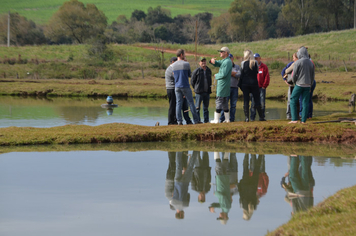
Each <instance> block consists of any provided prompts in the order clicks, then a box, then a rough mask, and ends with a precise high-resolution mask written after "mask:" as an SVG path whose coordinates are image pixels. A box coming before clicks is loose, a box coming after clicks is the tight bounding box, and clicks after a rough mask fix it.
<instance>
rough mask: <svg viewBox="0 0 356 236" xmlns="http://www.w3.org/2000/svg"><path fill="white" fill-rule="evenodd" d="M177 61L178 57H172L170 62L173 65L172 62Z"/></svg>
mask: <svg viewBox="0 0 356 236" xmlns="http://www.w3.org/2000/svg"><path fill="white" fill-rule="evenodd" d="M176 60H178V58H177V57H172V58H171V59H170V60H169V61H170V62H171V63H172V62H174V61H176Z"/></svg>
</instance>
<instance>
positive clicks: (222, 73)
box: [215, 61, 231, 80]
mask: <svg viewBox="0 0 356 236" xmlns="http://www.w3.org/2000/svg"><path fill="white" fill-rule="evenodd" d="M230 63H231V61H230ZM229 73H230V70H229V69H228V61H225V63H222V64H221V66H220V70H219V72H218V73H217V74H215V79H216V80H220V79H223V78H225V77H226V76H228V75H229Z"/></svg>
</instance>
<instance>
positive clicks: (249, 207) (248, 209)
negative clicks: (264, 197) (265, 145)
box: [239, 154, 262, 220]
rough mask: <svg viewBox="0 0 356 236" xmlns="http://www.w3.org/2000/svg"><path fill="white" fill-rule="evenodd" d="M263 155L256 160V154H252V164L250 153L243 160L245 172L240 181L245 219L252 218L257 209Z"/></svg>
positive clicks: (241, 205) (241, 202)
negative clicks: (249, 157)
mask: <svg viewBox="0 0 356 236" xmlns="http://www.w3.org/2000/svg"><path fill="white" fill-rule="evenodd" d="M261 161H262V157H259V158H258V159H257V160H256V155H255V154H251V159H250V166H249V163H248V162H249V159H248V154H245V157H244V161H243V174H242V179H241V180H240V183H239V193H240V207H241V208H242V209H243V219H244V220H250V219H251V217H252V214H253V212H254V211H255V210H256V209H257V205H258V203H259V200H258V198H257V194H256V193H257V186H258V180H259V175H260V172H261Z"/></svg>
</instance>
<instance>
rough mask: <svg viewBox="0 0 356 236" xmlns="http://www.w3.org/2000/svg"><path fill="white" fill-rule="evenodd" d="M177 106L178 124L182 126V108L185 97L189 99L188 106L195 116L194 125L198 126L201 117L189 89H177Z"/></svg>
mask: <svg viewBox="0 0 356 236" xmlns="http://www.w3.org/2000/svg"><path fill="white" fill-rule="evenodd" d="M175 92H176V98H177V104H176V116H177V122H178V124H182V122H183V119H182V106H183V96H184V97H185V98H186V99H187V102H188V105H189V107H190V111H191V112H192V114H193V120H194V123H195V124H197V123H198V122H199V116H198V113H197V110H196V108H195V105H194V100H193V95H192V90H191V89H190V88H189V87H188V88H177V87H176V88H175Z"/></svg>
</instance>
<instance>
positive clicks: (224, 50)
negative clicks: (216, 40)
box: [218, 47, 230, 53]
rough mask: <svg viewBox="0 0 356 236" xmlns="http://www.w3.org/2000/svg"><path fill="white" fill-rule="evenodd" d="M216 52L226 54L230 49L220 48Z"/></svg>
mask: <svg viewBox="0 0 356 236" xmlns="http://www.w3.org/2000/svg"><path fill="white" fill-rule="evenodd" d="M218 52H227V53H230V49H229V48H228V47H222V48H221V49H220V50H218Z"/></svg>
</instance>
